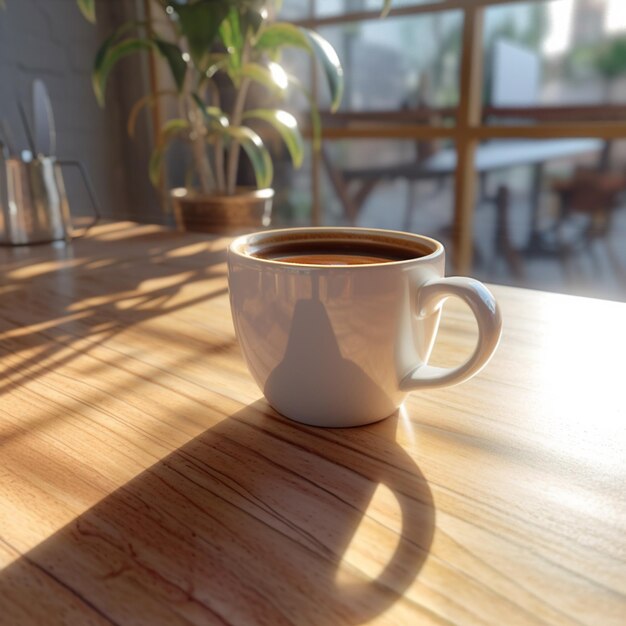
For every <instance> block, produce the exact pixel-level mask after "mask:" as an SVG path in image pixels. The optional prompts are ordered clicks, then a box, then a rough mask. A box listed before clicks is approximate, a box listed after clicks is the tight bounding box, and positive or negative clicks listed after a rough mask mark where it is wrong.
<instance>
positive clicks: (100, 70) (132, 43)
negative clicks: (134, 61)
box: [91, 38, 153, 106]
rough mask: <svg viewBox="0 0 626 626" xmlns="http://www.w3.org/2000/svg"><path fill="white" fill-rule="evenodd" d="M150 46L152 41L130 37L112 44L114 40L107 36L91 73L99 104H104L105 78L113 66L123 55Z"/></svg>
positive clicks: (147, 48)
mask: <svg viewBox="0 0 626 626" xmlns="http://www.w3.org/2000/svg"><path fill="white" fill-rule="evenodd" d="M152 46H153V44H152V42H150V41H148V40H147V39H135V38H131V39H125V40H124V41H120V42H119V43H116V44H114V40H113V39H111V38H109V39H107V41H105V42H104V44H103V45H102V46H101V48H100V50H99V51H98V54H97V55H96V62H95V65H94V70H93V73H92V74H91V82H92V83H93V90H94V92H95V94H96V98H97V99H98V103H99V104H100V106H104V94H105V91H106V84H107V79H108V77H109V73H110V72H111V70H112V69H113V66H114V65H115V64H116V63H117V62H118V61H119V60H120V59H122V58H123V57H125V56H128V55H129V54H132V53H133V52H137V51H138V50H151V49H152Z"/></svg>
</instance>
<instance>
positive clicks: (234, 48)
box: [220, 6, 244, 69]
mask: <svg viewBox="0 0 626 626" xmlns="http://www.w3.org/2000/svg"><path fill="white" fill-rule="evenodd" d="M220 37H221V39H222V43H223V44H224V47H225V48H226V51H227V52H228V55H229V59H230V65H231V67H232V68H234V69H239V68H240V67H241V56H242V52H243V45H244V37H243V33H242V32H241V23H240V21H239V12H238V11H237V8H236V7H234V6H232V7H231V8H230V10H229V11H228V16H227V17H226V19H225V20H224V21H223V22H222V23H221V25H220Z"/></svg>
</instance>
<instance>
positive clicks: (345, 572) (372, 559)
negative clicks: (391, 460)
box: [335, 483, 402, 587]
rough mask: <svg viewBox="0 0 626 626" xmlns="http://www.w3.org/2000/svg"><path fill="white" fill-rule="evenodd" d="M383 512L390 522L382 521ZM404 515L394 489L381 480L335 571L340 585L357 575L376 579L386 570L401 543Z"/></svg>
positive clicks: (349, 582)
mask: <svg viewBox="0 0 626 626" xmlns="http://www.w3.org/2000/svg"><path fill="white" fill-rule="evenodd" d="M383 512H384V513H383ZM381 513H383V514H384V517H385V518H386V519H388V520H390V521H391V523H390V525H387V524H383V523H381V521H380V517H381ZM401 519H402V514H401V511H400V505H399V503H398V501H397V499H396V497H395V496H394V494H393V492H392V491H391V490H390V489H389V487H387V486H386V485H384V484H382V483H381V484H379V485H378V487H377V488H376V490H375V491H374V493H373V495H372V498H371V500H370V502H369V504H368V506H367V509H366V510H365V513H364V514H363V517H362V518H361V521H360V522H359V525H358V526H357V528H356V530H355V532H354V534H353V535H352V538H351V540H350V543H349V544H348V547H347V548H346V550H345V552H344V553H343V556H342V558H341V562H340V563H339V567H338V569H337V573H336V575H335V581H336V583H337V585H338V586H339V587H341V585H349V584H351V583H354V582H355V579H360V580H362V579H363V578H365V579H367V581H374V580H376V579H377V578H378V577H379V576H380V575H381V574H382V573H383V571H384V570H385V567H386V566H387V564H388V563H389V562H390V561H391V559H392V558H393V555H394V552H395V551H396V549H397V547H398V543H399V540H400V533H401V522H400V521H399V520H401Z"/></svg>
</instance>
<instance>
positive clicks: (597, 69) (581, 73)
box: [484, 0, 626, 106]
mask: <svg viewBox="0 0 626 626" xmlns="http://www.w3.org/2000/svg"><path fill="white" fill-rule="evenodd" d="M484 46H485V57H486V58H485V70H486V71H485V95H486V103H487V104H491V105H494V106H535V105H546V104H552V105H563V104H572V105H573V104H576V105H593V104H603V103H619V102H625V101H626V2H624V0H577V1H575V0H553V1H552V2H526V3H519V4H517V3H516V4H510V5H502V6H494V7H491V8H489V9H488V10H487V11H486V18H485V30H484Z"/></svg>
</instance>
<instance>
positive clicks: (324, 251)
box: [253, 240, 424, 265]
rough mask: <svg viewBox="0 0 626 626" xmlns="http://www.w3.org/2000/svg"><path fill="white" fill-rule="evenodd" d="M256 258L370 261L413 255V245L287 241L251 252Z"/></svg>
mask: <svg viewBox="0 0 626 626" xmlns="http://www.w3.org/2000/svg"><path fill="white" fill-rule="evenodd" d="M253 256H255V257H257V258H259V259H269V260H272V261H282V262H283V263H293V264H295V265H372V264H376V263H392V262H394V261H408V260H410V259H416V258H419V257H421V256H424V255H423V254H420V252H418V251H417V250H416V249H411V248H403V247H402V246H394V245H387V244H384V243H371V242H363V241H354V242H350V241H323V240H314V241H288V242H282V243H280V244H276V245H270V246H267V247H264V248H262V249H261V250H258V251H256V252H254V254H253Z"/></svg>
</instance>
